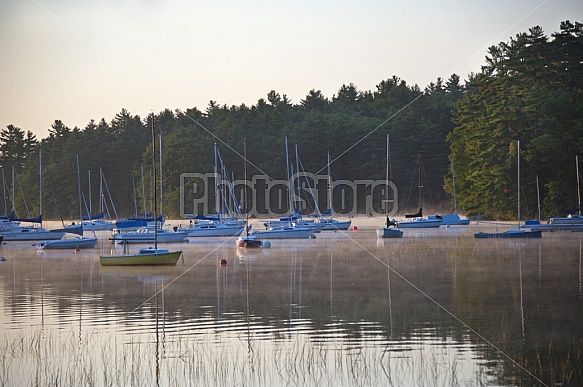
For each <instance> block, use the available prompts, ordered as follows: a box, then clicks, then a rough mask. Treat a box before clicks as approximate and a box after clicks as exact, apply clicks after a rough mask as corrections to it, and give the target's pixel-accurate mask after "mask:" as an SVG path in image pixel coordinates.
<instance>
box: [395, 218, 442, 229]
mask: <svg viewBox="0 0 583 387" xmlns="http://www.w3.org/2000/svg"><path fill="white" fill-rule="evenodd" d="M442 224H443V222H442V221H441V220H437V219H436V220H433V219H425V218H417V219H414V220H408V221H404V222H398V226H399V228H437V227H439V226H441V225H442Z"/></svg>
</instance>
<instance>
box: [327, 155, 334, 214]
mask: <svg viewBox="0 0 583 387" xmlns="http://www.w3.org/2000/svg"><path fill="white" fill-rule="evenodd" d="M330 163H331V161H330V151H328V200H330V219H332V213H333V212H334V209H333V206H332V174H331V173H330Z"/></svg>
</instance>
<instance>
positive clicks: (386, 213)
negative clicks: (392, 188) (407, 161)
mask: <svg viewBox="0 0 583 387" xmlns="http://www.w3.org/2000/svg"><path fill="white" fill-rule="evenodd" d="M386 157H387V171H386V175H385V183H386V186H385V190H386V195H387V203H386V207H385V215H387V217H388V215H389V134H388V133H387V155H386Z"/></svg>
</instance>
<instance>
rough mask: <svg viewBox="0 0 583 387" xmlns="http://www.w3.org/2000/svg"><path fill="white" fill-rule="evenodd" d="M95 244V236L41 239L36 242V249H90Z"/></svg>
mask: <svg viewBox="0 0 583 387" xmlns="http://www.w3.org/2000/svg"><path fill="white" fill-rule="evenodd" d="M96 244H97V238H74V239H58V240H52V241H51V240H49V241H43V242H39V243H37V244H36V247H37V249H39V250H46V249H92V248H94V247H95V245H96Z"/></svg>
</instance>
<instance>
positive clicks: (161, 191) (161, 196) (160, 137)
mask: <svg viewBox="0 0 583 387" xmlns="http://www.w3.org/2000/svg"><path fill="white" fill-rule="evenodd" d="M158 138H159V139H160V146H159V148H160V215H162V214H163V212H162V198H163V195H162V193H163V192H164V191H163V190H162V186H163V183H162V135H161V134H159V135H158ZM154 185H155V183H154Z"/></svg>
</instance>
